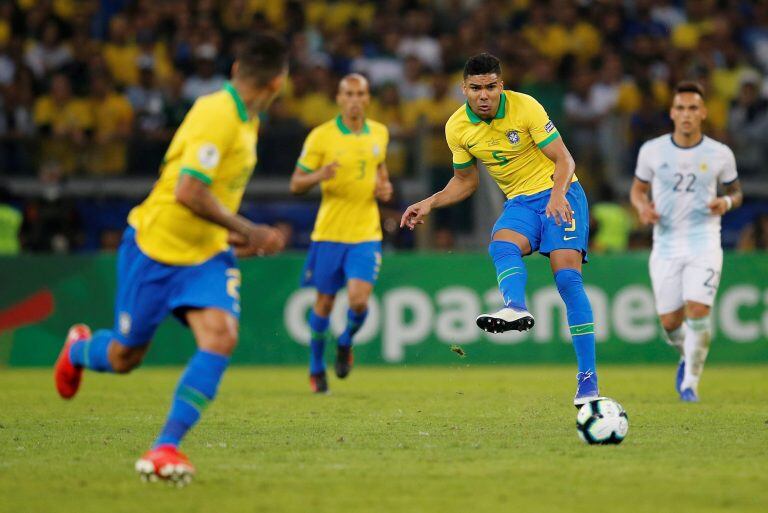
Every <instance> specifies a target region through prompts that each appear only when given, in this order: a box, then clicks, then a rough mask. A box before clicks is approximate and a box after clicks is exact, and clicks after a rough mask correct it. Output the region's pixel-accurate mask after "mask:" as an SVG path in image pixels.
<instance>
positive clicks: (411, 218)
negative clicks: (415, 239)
mask: <svg viewBox="0 0 768 513" xmlns="http://www.w3.org/2000/svg"><path fill="white" fill-rule="evenodd" d="M431 211H432V202H431V201H430V200H429V199H426V200H422V201H419V202H418V203H414V204H413V205H411V206H410V207H408V208H407V209H405V212H404V213H403V217H402V218H401V219H400V228H403V227H408V228H409V229H410V230H413V229H414V228H416V225H417V224H424V218H425V217H427V216H428V215H429V213H430V212H431Z"/></svg>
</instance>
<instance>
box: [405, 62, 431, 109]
mask: <svg viewBox="0 0 768 513" xmlns="http://www.w3.org/2000/svg"><path fill="white" fill-rule="evenodd" d="M403 70H404V72H403V79H402V80H401V81H400V82H398V83H397V91H398V94H399V95H400V98H401V99H402V100H403V101H406V102H408V101H412V100H419V99H421V98H426V97H428V96H429V93H430V88H429V84H428V83H427V82H426V81H425V80H424V67H423V66H422V64H421V61H420V60H419V59H418V58H417V57H415V56H413V55H409V56H408V57H406V58H405V65H404V68H403Z"/></svg>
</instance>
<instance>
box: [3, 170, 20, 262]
mask: <svg viewBox="0 0 768 513" xmlns="http://www.w3.org/2000/svg"><path fill="white" fill-rule="evenodd" d="M10 198H11V195H10V193H9V192H8V191H7V190H6V189H5V188H4V187H3V186H1V185H0V256H3V255H16V254H18V253H19V250H20V248H21V245H20V244H19V229H20V228H21V221H22V215H21V212H19V211H18V210H17V209H16V208H15V207H14V206H13V205H11V204H10V203H9V201H10Z"/></svg>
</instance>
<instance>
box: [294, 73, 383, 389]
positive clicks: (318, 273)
mask: <svg viewBox="0 0 768 513" xmlns="http://www.w3.org/2000/svg"><path fill="white" fill-rule="evenodd" d="M370 101H371V96H370V92H369V89H368V81H367V80H366V79H365V77H363V76H362V75H358V74H355V73H353V74H351V75H347V76H346V77H344V78H343V79H342V80H341V81H340V82H339V89H338V93H337V95H336V103H338V105H339V109H340V110H341V113H340V114H339V115H338V116H337V117H336V118H335V119H332V120H330V121H327V122H326V123H323V124H322V125H320V126H318V127H317V128H315V129H314V130H312V132H310V134H309V136H308V137H307V140H306V141H305V142H304V148H303V150H302V152H301V156H300V157H299V160H298V162H297V163H296V169H295V170H294V172H293V176H292V177H291V192H293V193H294V194H304V193H306V192H307V191H309V190H310V189H312V188H313V187H315V186H316V185H318V184H320V189H321V191H322V202H321V203H320V211H319V212H318V213H317V220H316V221H315V229H314V231H313V232H312V245H311V246H310V248H309V255H307V262H306V265H305V267H304V275H303V278H302V284H303V285H305V286H312V287H315V288H316V289H317V299H316V301H315V304H314V307H313V308H312V311H311V312H310V315H309V327H310V332H311V338H310V361H309V382H310V386H311V387H312V391H313V392H316V393H327V392H328V380H327V378H326V373H325V360H324V358H323V354H324V351H325V343H326V340H328V339H329V333H328V325H329V316H330V314H331V310H332V308H333V304H334V301H335V299H336V294H337V293H338V291H339V290H340V289H341V288H342V287H344V286H345V285H346V287H347V294H348V296H349V310H348V311H347V326H346V329H345V330H344V333H342V334H341V336H340V337H339V339H338V341H337V344H336V364H335V371H336V375H337V376H338V377H339V378H345V377H347V375H348V374H349V372H350V370H351V368H352V340H353V338H354V336H355V334H356V333H357V332H358V331H359V330H360V328H361V327H362V325H363V323H364V322H365V318H366V316H367V315H368V298H369V297H370V295H371V292H372V291H373V284H374V283H375V282H376V279H377V277H378V275H379V267H380V266H381V220H380V216H379V205H378V203H377V200H381V201H389V199H390V198H391V197H392V184H391V183H390V181H389V174H388V172H387V166H386V164H385V162H384V161H385V158H386V155H387V143H388V142H389V132H388V130H387V127H386V126H384V125H382V124H381V123H378V122H376V121H373V120H372V119H366V117H365V109H366V108H367V107H368V105H369V103H370Z"/></svg>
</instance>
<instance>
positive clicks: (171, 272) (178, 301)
mask: <svg viewBox="0 0 768 513" xmlns="http://www.w3.org/2000/svg"><path fill="white" fill-rule="evenodd" d="M239 287H240V270H239V269H238V267H237V260H236V259H235V255H234V253H233V252H232V250H228V251H222V252H221V253H219V254H217V255H215V256H214V257H212V258H210V259H209V260H206V261H205V262H203V263H202V264H199V265H188V266H181V265H167V264H162V263H160V262H158V261H156V260H153V259H151V258H149V257H148V256H147V255H145V254H144V253H143V252H142V251H141V250H140V249H139V247H138V246H137V245H136V230H134V229H133V228H131V227H128V228H127V229H126V230H125V233H124V234H123V240H122V242H121V244H120V249H119V251H118V254H117V299H116V301H115V327H114V332H115V336H116V338H117V339H118V341H120V342H121V343H122V344H125V345H127V346H130V347H136V346H142V345H145V344H146V343H148V342H149V341H150V340H151V339H152V336H153V335H154V334H155V330H156V329H157V327H158V326H159V325H160V323H161V322H162V321H163V319H165V317H166V316H167V315H168V314H169V313H173V314H174V315H175V316H176V317H177V318H178V319H179V320H180V321H181V322H182V323H184V324H186V319H185V313H186V311H187V310H189V309H191V308H219V309H221V310H224V311H226V312H228V313H230V314H232V315H233V316H234V317H235V318H239V317H240V297H239Z"/></svg>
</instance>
